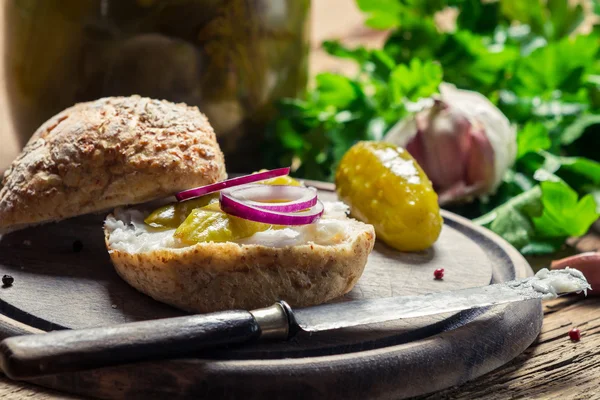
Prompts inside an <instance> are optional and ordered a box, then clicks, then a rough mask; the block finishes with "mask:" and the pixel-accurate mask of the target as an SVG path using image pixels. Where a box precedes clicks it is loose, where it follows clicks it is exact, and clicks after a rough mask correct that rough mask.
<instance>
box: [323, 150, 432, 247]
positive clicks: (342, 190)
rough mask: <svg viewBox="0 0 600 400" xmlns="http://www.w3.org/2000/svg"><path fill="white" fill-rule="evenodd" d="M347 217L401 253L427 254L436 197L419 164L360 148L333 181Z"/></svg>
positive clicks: (399, 153) (402, 154)
mask: <svg viewBox="0 0 600 400" xmlns="http://www.w3.org/2000/svg"><path fill="white" fill-rule="evenodd" d="M335 183H336V188H337V189H336V190H337V193H338V196H339V197H340V199H341V200H342V201H343V202H345V203H346V204H347V205H348V206H349V207H350V212H351V214H352V215H353V216H354V217H355V218H357V219H360V220H362V221H364V222H366V223H369V224H372V225H373V226H374V227H375V233H376V235H377V237H378V238H379V239H381V240H383V241H384V242H385V243H387V244H388V245H389V246H391V247H393V248H395V249H397V250H400V251H421V250H425V249H427V248H429V247H431V245H433V243H434V242H435V241H436V240H437V238H438V237H439V235H440V232H441V229H442V225H443V219H442V217H441V215H440V208H439V205H438V198H437V194H436V193H435V191H434V190H433V187H432V185H431V181H430V180H429V178H427V175H425V172H423V170H422V169H421V167H420V166H419V164H418V163H417V162H416V161H415V160H414V159H413V158H412V156H411V155H410V154H409V153H408V152H407V151H406V150H404V149H403V148H402V147H398V146H395V145H392V144H389V143H385V142H359V143H357V144H355V145H354V146H353V147H352V148H350V150H348V152H347V153H346V154H345V155H344V157H343V158H342V160H341V162H340V164H339V166H338V168H337V171H336V176H335Z"/></svg>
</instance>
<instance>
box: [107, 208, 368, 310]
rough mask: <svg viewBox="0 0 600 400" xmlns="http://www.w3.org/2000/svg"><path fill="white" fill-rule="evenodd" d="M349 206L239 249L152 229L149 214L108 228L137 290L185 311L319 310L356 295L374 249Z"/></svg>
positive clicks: (128, 216) (121, 213)
mask: <svg viewBox="0 0 600 400" xmlns="http://www.w3.org/2000/svg"><path fill="white" fill-rule="evenodd" d="M341 207H343V205H341V203H326V212H325V214H324V216H323V217H322V218H321V219H320V220H319V221H318V222H316V223H314V224H310V225H304V226H301V227H288V228H285V229H279V230H269V231H266V232H259V233H256V234H254V235H253V236H251V237H250V238H246V239H242V240H240V241H237V242H225V243H212V242H211V243H198V244H195V245H190V246H186V245H184V244H182V243H180V242H178V241H177V240H176V239H174V237H173V232H174V231H173V230H167V231H155V230H152V228H149V227H148V226H147V225H145V224H144V222H143V219H144V217H145V216H146V215H147V212H146V211H143V210H139V209H133V208H130V209H118V210H115V212H114V213H113V214H111V215H109V216H108V217H107V219H106V221H105V226H104V232H105V238H106V246H107V248H108V251H109V253H110V257H111V259H112V262H113V264H114V266H115V269H116V271H117V272H118V274H119V275H120V276H121V277H122V278H123V279H124V280H125V281H127V282H128V283H129V284H130V285H132V286H133V287H134V288H136V289H138V290H139V291H140V292H142V293H145V294H147V295H149V296H151V297H153V298H154V299H156V300H158V301H161V302H164V303H167V304H171V305H173V306H175V307H178V308H180V309H183V310H186V311H191V312H199V313H207V312H213V311H219V310H226V309H247V310H250V309H255V308H260V307H266V306H269V305H271V304H273V303H274V302H276V301H278V300H285V301H287V302H288V303H290V305H292V306H295V307H299V306H300V307H303V306H311V305H316V304H320V303H324V302H326V301H328V300H331V299H334V298H336V297H339V296H341V295H343V294H345V293H347V292H348V291H350V290H351V289H352V287H353V286H354V284H355V283H356V281H357V280H358V278H359V277H360V276H361V274H362V272H363V269H364V267H365V264H366V262H367V257H368V255H369V253H370V252H371V250H372V249H373V245H374V241H375V232H374V230H373V227H372V226H371V225H367V224H364V223H362V222H359V221H356V220H354V219H350V218H348V217H346V214H345V212H341V211H340V209H341Z"/></svg>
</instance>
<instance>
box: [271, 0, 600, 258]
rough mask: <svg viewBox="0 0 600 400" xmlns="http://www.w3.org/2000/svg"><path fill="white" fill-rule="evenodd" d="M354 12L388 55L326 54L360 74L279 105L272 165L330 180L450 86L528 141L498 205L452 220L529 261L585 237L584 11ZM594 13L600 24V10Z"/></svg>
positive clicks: (512, 3)
mask: <svg viewBox="0 0 600 400" xmlns="http://www.w3.org/2000/svg"><path fill="white" fill-rule="evenodd" d="M356 1H357V5H358V7H359V8H360V9H361V10H362V11H363V12H364V13H365V17H366V21H365V23H366V24H367V25H368V26H370V27H372V28H376V29H389V30H390V34H389V36H388V39H387V41H386V42H385V44H384V45H383V47H382V48H381V49H367V48H365V47H360V46H359V47H356V48H348V47H346V46H344V45H343V44H341V43H340V42H337V41H327V42H325V43H323V47H324V49H325V50H326V51H327V52H329V53H330V54H331V55H333V56H335V57H339V58H344V59H348V60H352V61H354V62H356V64H357V66H358V73H357V75H356V76H343V75H339V74H333V73H323V74H319V75H317V76H316V78H315V80H316V82H315V85H314V86H313V89H311V90H309V91H308V92H307V93H306V94H305V96H304V97H303V100H300V99H287V100H285V101H283V102H281V104H279V105H278V109H279V117H278V118H277V119H276V120H275V121H273V123H272V124H271V126H270V127H269V131H268V139H269V143H268V145H269V151H268V154H269V159H268V162H269V164H270V165H271V166H273V167H275V166H282V165H290V164H291V165H292V166H293V167H294V172H295V174H296V175H297V176H300V177H304V178H313V179H322V180H331V179H332V177H333V173H334V171H335V168H336V166H337V163H338V162H339V160H340V158H341V157H342V156H343V155H344V153H345V152H346V151H347V150H348V149H349V148H350V147H351V146H352V145H353V144H354V143H356V142H357V141H359V140H381V138H382V137H384V135H385V134H386V132H387V131H388V130H389V129H390V128H391V127H392V126H393V125H395V124H396V123H397V122H398V121H400V120H402V118H404V117H406V116H407V115H408V113H409V110H412V109H413V108H414V106H415V104H414V103H419V101H420V100H421V99H423V98H426V97H429V96H431V95H432V94H434V93H436V91H437V87H438V85H439V84H440V82H441V81H442V79H443V80H444V81H445V82H449V83H452V84H455V85H456V86H457V87H458V88H461V89H468V90H474V91H477V92H480V93H482V94H483V95H485V96H487V97H488V98H489V99H490V100H491V101H492V102H493V103H494V104H496V105H497V106H498V107H499V108H500V110H501V111H502V112H503V113H504V114H505V115H506V116H507V117H508V118H509V120H510V121H511V123H513V124H515V125H516V126H517V131H518V136H517V145H518V154H517V160H516V162H515V164H514V166H513V168H512V169H511V170H509V171H508V172H507V173H506V176H505V177H504V180H503V183H502V185H501V186H500V187H499V188H498V190H497V191H496V193H494V194H493V195H490V196H488V197H487V198H486V199H485V201H482V200H476V201H474V202H473V203H471V204H468V205H462V206H460V207H455V208H454V209H453V211H456V212H459V213H461V214H462V215H465V216H467V217H469V218H475V221H476V222H477V223H479V224H481V225H483V226H486V227H488V228H490V229H491V230H493V231H495V232H496V233H498V234H500V235H501V236H503V237H504V238H505V239H507V240H508V241H509V242H510V243H511V244H513V245H514V246H515V247H517V248H518V249H519V250H520V251H521V252H522V253H524V254H540V253H547V252H553V251H556V250H557V249H558V248H560V247H561V246H562V245H563V243H564V240H565V238H566V237H568V236H572V235H575V236H577V235H581V234H583V233H585V231H586V230H587V229H588V228H589V226H590V225H591V223H592V222H593V221H594V220H595V219H597V218H598V214H597V212H598V210H600V152H599V151H598V148H599V145H600V62H599V61H598V60H599V59H600V57H599V56H600V29H599V26H598V25H591V26H590V25H589V21H592V20H591V19H589V18H587V16H586V11H585V10H584V8H583V7H582V6H581V4H580V2H573V1H570V0H498V1H480V0H427V1H420V0H356ZM592 5H593V7H592V9H593V11H595V12H596V13H597V14H600V11H599V10H600V1H599V0H593V4H592ZM452 14H454V15H455V17H456V18H455V20H452V17H449V15H452ZM443 15H445V16H444V17H442V16H443ZM440 18H442V19H443V18H445V20H446V22H445V23H444V24H441V23H440ZM584 20H587V21H586V24H588V25H587V27H586V29H583V30H582V29H580V28H581V25H582V23H583V21H584ZM592 22H593V21H592Z"/></svg>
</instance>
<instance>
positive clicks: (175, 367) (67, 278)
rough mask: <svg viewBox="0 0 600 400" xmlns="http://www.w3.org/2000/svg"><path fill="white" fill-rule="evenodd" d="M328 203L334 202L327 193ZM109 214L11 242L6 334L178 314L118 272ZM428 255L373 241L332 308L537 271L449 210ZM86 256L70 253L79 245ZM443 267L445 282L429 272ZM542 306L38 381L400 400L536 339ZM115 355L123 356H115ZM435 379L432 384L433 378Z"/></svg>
mask: <svg viewBox="0 0 600 400" xmlns="http://www.w3.org/2000/svg"><path fill="white" fill-rule="evenodd" d="M320 196H321V198H322V199H324V200H328V199H333V198H334V197H335V195H334V194H333V193H332V192H331V191H328V190H322V191H321V192H320ZM102 217H103V216H101V215H98V216H86V217H81V218H76V219H72V220H68V221H63V222H60V223H57V224H51V225H46V226H40V227H36V228H32V229H28V230H24V231H21V232H15V233H13V234H9V235H5V236H4V237H3V238H2V240H1V241H0V274H10V275H13V276H14V278H15V282H14V285H13V286H12V287H10V288H5V289H0V312H2V314H4V317H2V319H0V336H4V337H5V336H10V335H14V334H19V333H25V332H28V331H32V330H35V329H36V328H37V329H41V330H52V329H64V328H81V327H88V326H100V325H107V324H112V323H119V322H126V321H136V320H145V319H152V318H163V317H168V316H176V315H181V314H182V313H181V312H180V311H178V310H175V309H174V308H171V307H169V306H166V305H163V304H160V303H158V302H156V301H154V300H152V299H150V298H149V297H147V296H145V295H143V294H141V293H139V292H137V291H135V290H134V289H132V288H131V287H129V286H128V285H127V284H126V283H124V282H123V281H122V280H121V279H120V278H119V277H118V276H117V275H116V273H115V272H114V270H113V268H112V266H111V265H110V261H109V258H108V255H107V253H106V250H105V247H104V242H103V234H102V229H101V227H102V219H103V218H102ZM444 218H445V225H444V228H443V231H442V235H441V237H440V239H439V240H438V242H437V243H436V244H435V245H434V246H433V247H432V248H431V249H429V250H428V251H425V252H421V253H411V254H409V253H400V252H397V251H394V250H392V249H391V248H389V247H387V246H386V245H385V244H383V243H377V245H376V247H375V250H374V251H373V253H372V255H371V256H370V258H369V263H368V264H367V267H366V269H365V273H364V274H363V276H362V277H361V279H360V281H359V283H358V284H357V285H356V287H355V288H354V290H352V292H350V293H349V294H348V295H346V296H345V297H344V298H341V299H338V300H337V301H351V300H353V299H358V298H373V297H388V296H397V295H408V294H418V293H426V292H432V291H442V290H453V289H458V288H463V287H472V286H481V285H486V284H489V283H490V282H501V281H505V280H509V279H513V278H515V277H524V276H527V275H529V274H531V269H530V268H529V266H528V265H527V263H526V261H525V260H524V259H523V258H522V257H521V256H520V255H519V254H518V253H517V252H516V251H515V250H514V249H513V248H511V247H510V246H509V245H507V244H506V243H505V242H504V241H502V239H500V238H498V237H497V236H495V235H493V234H491V233H490V232H488V231H486V230H484V229H481V228H478V227H475V226H473V225H472V224H470V223H469V222H468V221H467V220H464V219H463V218H460V217H458V216H455V215H453V214H450V213H446V212H444ZM76 240H80V241H81V242H82V244H83V249H82V250H81V251H80V252H75V251H74V249H73V242H74V241H76ZM436 268H444V269H445V271H446V275H445V278H444V280H443V281H435V280H433V271H434V270H435V269H436ZM541 320H542V313H541V307H540V303H539V302H535V301H534V302H529V303H524V304H516V305H515V304H513V305H508V306H503V307H496V308H492V309H486V310H479V311H475V312H473V311H472V312H464V313H458V314H449V315H438V316H434V317H427V318H420V319H414V320H409V321H395V322H391V323H386V324H378V325H372V326H367V327H358V328H352V329H343V330H339V331H335V332H324V333H319V334H313V335H310V336H309V335H299V336H297V337H296V338H295V339H294V340H292V341H290V342H285V343H269V344H260V345H253V346H245V347H240V348H232V349H227V350H220V351H214V352H211V353H210V354H202V355H201V356H200V355H198V358H190V359H186V360H172V361H168V362H161V363H144V364H139V365H135V366H124V367H118V368H106V369H101V370H96V371H88V372H82V373H78V374H64V375H60V376H55V377H49V378H43V379H41V380H38V381H36V382H37V383H39V384H42V385H45V386H49V387H53V388H58V389H60V390H66V391H70V392H74V393H80V394H86V395H92V396H97V397H105V398H113V397H118V398H134V397H136V398H163V397H164V396H166V395H169V396H175V395H178V396H180V397H188V396H198V395H204V396H206V398H212V397H219V398H222V397H238V396H242V395H243V396H244V397H246V398H248V397H249V398H264V397H267V396H273V397H310V398H315V397H324V398H342V397H344V398H346V399H348V398H357V399H358V398H361V399H362V398H366V397H372V398H402V397H407V396H411V395H418V394H423V393H428V392H431V391H434V390H439V389H442V388H446V387H448V386H451V385H455V384H458V383H461V382H464V381H466V380H469V379H472V378H475V377H477V376H480V375H481V374H483V373H485V372H488V371H490V370H492V369H494V368H496V367H498V366H500V365H502V364H503V363H505V362H507V361H509V360H510V359H512V358H513V357H515V356H516V355H518V354H519V353H520V352H522V351H523V350H524V349H525V348H526V347H527V346H528V345H529V344H530V343H531V342H532V341H533V340H534V339H535V337H536V336H537V334H538V333H539V330H540V326H541ZM116 356H118V355H116ZM433 377H435V379H434V378H433Z"/></svg>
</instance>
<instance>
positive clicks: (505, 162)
mask: <svg viewBox="0 0 600 400" xmlns="http://www.w3.org/2000/svg"><path fill="white" fill-rule="evenodd" d="M383 140H384V141H386V142H390V143H393V144H395V145H398V146H402V147H405V148H406V150H408V152H409V153H410V154H411V155H412V156H413V157H414V158H415V159H416V160H417V162H418V163H419V165H421V167H422V168H423V170H424V171H425V173H426V174H427V176H428V177H429V179H430V180H431V182H432V183H433V186H434V187H435V189H436V191H437V192H438V195H439V202H440V204H447V203H452V202H458V201H469V200H472V199H473V197H475V196H479V197H484V196H485V195H488V194H492V193H494V192H495V191H496V189H497V188H498V186H499V185H500V183H501V182H502V177H503V176H504V173H505V172H506V170H507V169H508V168H510V167H511V166H512V164H513V163H514V161H515V157H516V153H517V141H516V131H515V128H514V127H513V126H511V124H510V122H509V121H508V119H507V118H506V117H505V116H504V114H502V112H501V111H500V110H499V109H498V108H496V106H494V105H493V104H492V103H491V102H490V101H489V100H488V99H487V98H486V97H485V96H483V95H481V94H479V93H477V92H472V91H467V90H460V89H457V88H456V87H454V86H453V85H450V84H446V83H442V84H441V85H440V95H439V96H436V97H435V98H434V99H433V102H432V103H431V105H430V106H428V107H426V108H424V109H422V110H421V111H418V112H417V113H415V114H414V115H413V116H411V117H408V118H405V119H403V120H401V121H400V122H398V123H397V124H396V125H394V126H393V127H392V128H391V129H390V131H389V132H388V133H387V135H386V136H385V137H384V139H383Z"/></svg>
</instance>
